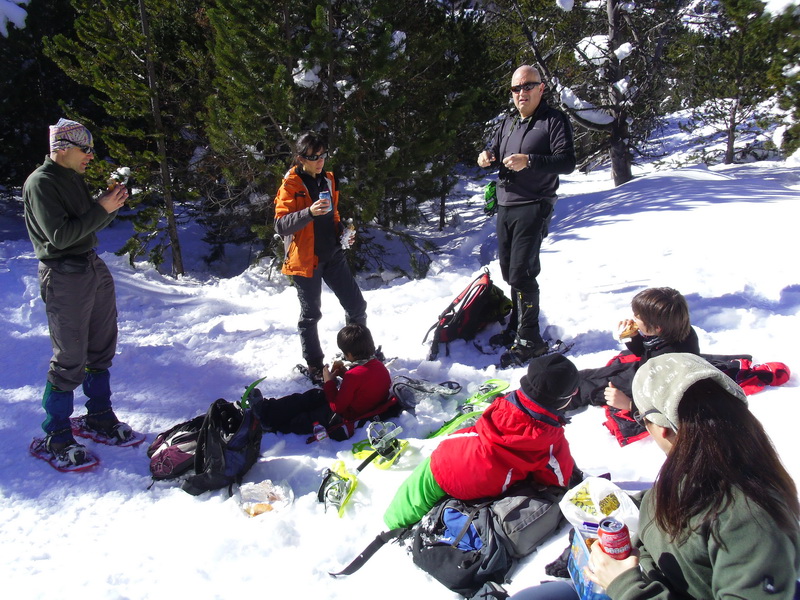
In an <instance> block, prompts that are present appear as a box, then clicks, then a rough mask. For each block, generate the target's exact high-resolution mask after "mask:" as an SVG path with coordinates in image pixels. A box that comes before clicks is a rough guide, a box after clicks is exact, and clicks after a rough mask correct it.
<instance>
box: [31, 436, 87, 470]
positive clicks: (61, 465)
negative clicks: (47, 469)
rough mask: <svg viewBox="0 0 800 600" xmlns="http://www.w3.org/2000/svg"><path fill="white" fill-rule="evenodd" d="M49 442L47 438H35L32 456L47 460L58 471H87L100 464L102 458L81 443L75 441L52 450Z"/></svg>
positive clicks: (32, 444)
mask: <svg viewBox="0 0 800 600" xmlns="http://www.w3.org/2000/svg"><path fill="white" fill-rule="evenodd" d="M47 442H48V440H47V438H33V441H32V442H31V445H30V447H29V450H30V453H31V455H32V456H35V457H36V458H38V459H40V460H43V461H45V462H46V463H48V464H49V465H50V466H51V467H53V468H54V469H55V470H56V471H61V472H62V473H70V472H74V471H86V470H88V469H91V468H93V467H96V466H97V465H98V464H100V460H99V459H98V458H97V457H96V456H95V455H94V454H92V453H91V452H89V451H88V450H87V449H86V447H85V446H82V445H81V444H77V443H75V442H73V443H71V444H67V445H66V446H64V447H63V448H60V449H58V450H51V449H50V448H49V447H48V446H49V444H48V443H47Z"/></svg>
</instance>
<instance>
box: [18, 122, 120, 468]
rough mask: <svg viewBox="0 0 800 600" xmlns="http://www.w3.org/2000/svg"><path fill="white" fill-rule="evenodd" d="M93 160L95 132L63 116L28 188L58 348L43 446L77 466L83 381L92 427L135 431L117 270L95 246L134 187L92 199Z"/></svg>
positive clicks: (112, 434) (83, 454) (112, 433)
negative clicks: (121, 402) (122, 390)
mask: <svg viewBox="0 0 800 600" xmlns="http://www.w3.org/2000/svg"><path fill="white" fill-rule="evenodd" d="M93 158H94V140H93V138H92V134H91V133H90V132H89V130H88V129H87V128H86V127H84V126H83V125H81V124H80V123H78V122H76V121H70V120H67V119H60V120H59V121H58V123H56V124H55V125H51V126H50V154H49V155H48V156H47V157H45V160H44V163H43V164H42V165H41V166H39V167H38V168H37V169H36V170H35V171H34V172H33V173H31V175H30V176H29V177H28V179H27V180H26V181H25V185H24V186H23V192H22V196H23V202H24V207H25V225H26V226H27V229H28V235H29V237H30V239H31V242H32V243H33V249H34V252H35V254H36V258H38V259H39V261H40V263H39V282H40V289H41V296H42V300H44V303H45V311H46V313H47V322H48V326H49V329H50V340H51V342H52V346H53V357H52V358H51V360H50V368H49V371H48V373H47V383H46V385H45V390H44V396H43V398H42V406H43V407H44V411H45V420H44V422H43V423H42V429H43V430H44V432H45V438H44V446H45V449H46V451H47V452H49V453H50V454H51V455H52V456H53V458H54V459H56V460H57V462H59V463H60V464H64V465H74V466H78V465H81V464H84V463H87V462H89V461H90V459H91V456H90V455H89V453H88V451H87V450H86V448H84V447H83V446H82V445H80V444H78V443H76V442H75V439H74V437H73V435H72V431H71V428H70V420H69V419H70V416H71V415H72V411H73V401H74V390H75V389H76V388H77V387H79V386H82V387H83V392H84V394H85V395H86V396H87V397H88V400H87V402H86V409H87V416H86V418H85V424H86V426H87V427H89V428H91V429H93V430H95V431H98V432H99V433H101V434H102V435H105V436H107V437H109V438H112V439H119V440H120V441H126V440H127V439H129V438H130V436H131V428H130V427H128V426H127V425H126V424H124V423H121V422H120V421H119V420H118V419H117V417H116V415H115V414H114V411H113V410H112V409H111V386H110V374H109V371H108V369H109V367H111V363H112V360H113V358H114V355H115V353H116V347H117V305H116V295H115V290H114V280H113V278H112V277H111V273H110V272H109V270H108V267H106V264H105V263H104V262H103V260H102V259H100V257H99V256H97V254H96V252H95V246H96V245H97V235H96V233H97V232H98V231H99V230H101V229H103V228H104V227H106V226H107V225H108V224H109V223H111V221H113V220H114V217H116V215H117V211H119V209H120V208H121V207H122V206H123V205H124V204H125V201H126V200H127V199H128V190H127V188H126V187H125V186H124V185H116V186H114V187H113V188H112V189H110V190H106V191H105V192H104V193H103V194H101V195H100V196H99V197H98V198H96V199H95V198H93V197H92V194H91V193H90V191H89V188H88V186H87V185H86V182H85V181H84V180H83V177H82V175H83V174H84V173H85V172H86V167H87V166H88V165H89V163H90V162H91V161H92V159H93Z"/></svg>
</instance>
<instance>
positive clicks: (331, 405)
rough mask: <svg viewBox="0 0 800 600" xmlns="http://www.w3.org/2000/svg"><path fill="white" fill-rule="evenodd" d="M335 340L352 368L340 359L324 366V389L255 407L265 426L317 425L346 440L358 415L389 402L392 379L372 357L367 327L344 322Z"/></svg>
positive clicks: (292, 429)
mask: <svg viewBox="0 0 800 600" xmlns="http://www.w3.org/2000/svg"><path fill="white" fill-rule="evenodd" d="M336 343H337V345H338V346H339V349H340V350H341V351H342V354H343V355H344V358H345V359H346V360H347V361H348V362H350V363H351V365H350V368H349V369H346V368H345V367H344V365H343V364H341V363H338V362H337V363H334V365H333V369H332V370H331V369H330V368H329V367H328V365H325V366H324V367H323V370H322V377H323V379H324V381H325V383H324V384H323V386H322V388H313V389H310V390H308V391H306V392H302V393H297V394H290V395H288V396H284V397H283V398H269V399H266V400H264V402H262V403H260V404H259V405H258V409H257V411H258V413H259V414H258V416H259V418H260V419H261V425H262V427H264V429H267V430H272V431H279V432H281V433H297V434H310V433H311V432H312V430H313V427H314V424H315V423H320V424H321V425H323V426H325V427H326V428H327V429H328V431H329V435H330V437H331V438H332V439H335V440H345V439H348V438H349V437H350V436H352V435H353V432H354V430H355V426H356V424H357V422H358V421H359V420H360V419H362V418H364V417H365V416H367V415H371V414H374V411H375V410H376V409H379V408H380V407H381V406H382V405H384V404H386V403H387V401H388V400H389V388H390V387H391V384H392V377H391V375H390V374H389V371H388V370H387V369H386V366H385V365H384V364H383V363H382V362H381V361H380V360H378V359H377V358H375V342H374V341H373V339H372V334H371V333H370V331H369V329H367V328H366V327H364V326H363V325H359V324H358V323H351V324H350V325H345V326H344V327H343V328H342V329H341V330H340V331H339V334H338V335H337V336H336ZM339 377H341V383H339V379H338V378H339Z"/></svg>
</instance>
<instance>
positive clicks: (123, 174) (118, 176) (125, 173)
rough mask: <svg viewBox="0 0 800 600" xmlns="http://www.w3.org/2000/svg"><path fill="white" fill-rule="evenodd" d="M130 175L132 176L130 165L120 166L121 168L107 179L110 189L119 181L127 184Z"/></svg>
mask: <svg viewBox="0 0 800 600" xmlns="http://www.w3.org/2000/svg"><path fill="white" fill-rule="evenodd" d="M130 176H131V169H130V167H120V168H119V169H117V170H116V171H114V172H113V173H111V176H110V177H109V178H108V179H107V180H106V184H107V185H108V189H110V190H113V189H114V188H115V187H116V186H117V184H118V183H121V184H122V185H125V184H126V183H128V178H129V177H130Z"/></svg>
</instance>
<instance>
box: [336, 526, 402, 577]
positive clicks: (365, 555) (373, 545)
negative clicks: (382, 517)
mask: <svg viewBox="0 0 800 600" xmlns="http://www.w3.org/2000/svg"><path fill="white" fill-rule="evenodd" d="M410 530H411V528H410V527H398V528H396V529H390V530H389V531H383V532H381V533H379V534H378V535H377V536H376V537H375V539H374V540H372V542H370V544H369V546H367V547H366V548H364V550H363V551H362V552H361V554H359V555H358V556H356V557H355V558H354V559H353V561H352V562H351V563H350V564H349V565H347V566H346V567H345V568H344V569H342V570H341V571H339V572H337V573H328V575H330V576H331V577H340V576H342V575H352V574H353V573H355V572H356V571H358V570H359V569H360V568H361V567H363V566H364V564H365V563H366V562H367V561H368V560H369V559H370V558H372V555H373V554H375V553H376V552H377V551H378V550H380V549H381V548H382V547H383V546H384V545H386V543H387V542H389V541H391V540H393V539H395V538H400V537H402V535H403V534H405V533H406V532H407V531H410Z"/></svg>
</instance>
